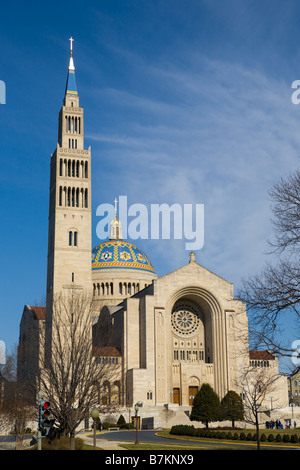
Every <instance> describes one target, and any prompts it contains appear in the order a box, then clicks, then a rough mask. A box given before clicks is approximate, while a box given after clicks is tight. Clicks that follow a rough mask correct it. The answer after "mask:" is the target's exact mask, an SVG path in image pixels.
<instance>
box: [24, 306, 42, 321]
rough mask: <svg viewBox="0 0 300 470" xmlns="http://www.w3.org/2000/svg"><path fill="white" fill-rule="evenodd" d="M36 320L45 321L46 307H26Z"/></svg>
mask: <svg viewBox="0 0 300 470" xmlns="http://www.w3.org/2000/svg"><path fill="white" fill-rule="evenodd" d="M28 307H29V308H30V310H31V311H32V313H33V315H34V316H35V318H36V319H37V320H46V307H31V306H30V305H28Z"/></svg>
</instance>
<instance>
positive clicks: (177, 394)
mask: <svg viewBox="0 0 300 470" xmlns="http://www.w3.org/2000/svg"><path fill="white" fill-rule="evenodd" d="M173 403H174V404H175V405H180V388H173Z"/></svg>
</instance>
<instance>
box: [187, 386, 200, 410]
mask: <svg viewBox="0 0 300 470" xmlns="http://www.w3.org/2000/svg"><path fill="white" fill-rule="evenodd" d="M197 393H198V387H189V405H190V406H192V404H193V401H194V398H195V396H196V395H197Z"/></svg>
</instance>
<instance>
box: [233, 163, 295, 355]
mask: <svg viewBox="0 0 300 470" xmlns="http://www.w3.org/2000/svg"><path fill="white" fill-rule="evenodd" d="M270 197H271V200H272V205H271V208H272V212H273V219H272V223H273V225H274V240H273V241H269V245H270V246H271V248H272V250H271V253H272V255H273V259H274V261H272V262H267V263H266V264H265V266H264V267H263V268H262V269H261V271H260V272H259V273H258V274H256V275H254V276H252V277H250V278H249V279H247V280H244V281H243V287H242V289H241V290H240V292H239V297H240V298H241V299H242V300H244V301H245V302H246V303H247V310H248V313H249V315H250V320H251V321H250V323H249V327H250V337H251V340H252V343H253V348H254V349H258V348H259V347H260V348H262V349H270V350H271V351H272V352H274V353H277V354H280V355H282V356H288V357H291V356H292V354H293V353H294V352H295V350H294V349H293V347H292V345H287V344H284V342H282V336H281V334H280V333H281V331H280V321H281V320H282V318H283V315H284V314H286V313H291V314H292V318H293V319H294V320H295V322H296V326H297V328H299V326H300V259H299V243H300V170H297V171H295V172H294V173H293V174H291V175H290V176H289V177H288V178H286V179H281V180H280V182H279V183H278V184H276V185H274V187H273V188H272V189H271V191H270ZM271 253H269V254H270V255H271ZM298 331H299V330H298Z"/></svg>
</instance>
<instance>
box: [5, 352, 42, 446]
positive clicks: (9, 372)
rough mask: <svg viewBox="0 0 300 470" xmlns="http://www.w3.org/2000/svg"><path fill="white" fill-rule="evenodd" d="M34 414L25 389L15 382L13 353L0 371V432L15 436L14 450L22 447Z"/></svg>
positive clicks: (14, 354)
mask: <svg viewBox="0 0 300 470" xmlns="http://www.w3.org/2000/svg"><path fill="white" fill-rule="evenodd" d="M35 413H36V410H35V408H34V406H33V404H32V402H31V401H30V399H29V396H28V394H27V388H26V387H24V384H23V383H21V382H19V381H17V374H16V353H15V352H13V353H12V354H10V355H8V357H7V361H6V364H5V366H4V367H2V368H1V370H0V431H1V432H3V433H5V434H6V433H7V432H10V433H13V434H14V435H15V437H16V449H18V448H19V447H21V446H22V443H23V440H24V437H25V434H26V432H27V430H28V427H29V426H30V424H31V423H32V422H33V421H34V420H35V418H36V416H35Z"/></svg>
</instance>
